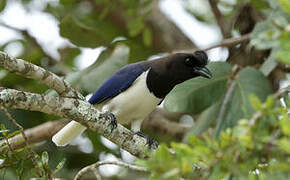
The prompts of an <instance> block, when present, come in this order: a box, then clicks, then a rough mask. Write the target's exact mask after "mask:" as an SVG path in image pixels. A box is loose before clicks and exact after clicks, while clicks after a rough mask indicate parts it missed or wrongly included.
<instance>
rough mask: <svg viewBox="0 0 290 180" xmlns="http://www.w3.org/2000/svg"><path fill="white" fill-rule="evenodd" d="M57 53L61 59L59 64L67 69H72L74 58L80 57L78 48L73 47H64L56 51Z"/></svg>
mask: <svg viewBox="0 0 290 180" xmlns="http://www.w3.org/2000/svg"><path fill="white" fill-rule="evenodd" d="M58 52H59V54H60V57H61V59H60V60H61V62H63V63H64V64H66V65H68V66H69V67H73V65H74V60H75V58H76V57H77V56H78V55H80V53H81V50H80V49H79V48H74V47H64V48H60V49H58Z"/></svg>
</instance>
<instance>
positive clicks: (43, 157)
mask: <svg viewBox="0 0 290 180" xmlns="http://www.w3.org/2000/svg"><path fill="white" fill-rule="evenodd" d="M48 159H49V157H48V153H47V152H46V151H43V152H42V155H41V161H42V164H43V165H45V166H47V165H48Z"/></svg>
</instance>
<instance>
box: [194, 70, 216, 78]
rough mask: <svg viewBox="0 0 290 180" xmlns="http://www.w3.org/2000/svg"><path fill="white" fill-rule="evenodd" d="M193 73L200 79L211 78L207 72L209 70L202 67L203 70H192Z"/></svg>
mask: <svg viewBox="0 0 290 180" xmlns="http://www.w3.org/2000/svg"><path fill="white" fill-rule="evenodd" d="M194 72H195V73H197V74H199V75H200V76H202V77H205V78H207V79H210V78H212V74H211V72H210V71H209V69H208V68H207V67H203V68H199V67H198V68H195V69H194Z"/></svg>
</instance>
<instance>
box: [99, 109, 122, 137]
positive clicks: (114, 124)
mask: <svg viewBox="0 0 290 180" xmlns="http://www.w3.org/2000/svg"><path fill="white" fill-rule="evenodd" d="M101 117H104V118H106V119H107V120H109V121H110V124H109V126H110V127H111V133H112V132H113V130H114V129H116V128H117V126H118V122H117V119H116V117H115V115H114V114H113V113H111V112H105V113H103V114H102V115H101Z"/></svg>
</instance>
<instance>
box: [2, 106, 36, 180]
mask: <svg viewBox="0 0 290 180" xmlns="http://www.w3.org/2000/svg"><path fill="white" fill-rule="evenodd" d="M0 108H1V110H2V111H3V112H4V114H5V115H6V116H7V118H8V119H9V120H10V121H11V122H12V124H14V125H15V126H16V127H17V128H18V129H19V131H20V132H21V134H22V136H23V139H24V141H25V144H26V148H27V151H28V152H29V155H30V158H31V161H32V163H33V165H34V168H35V171H36V173H37V174H38V175H39V177H41V171H40V169H39V167H38V165H37V162H36V160H35V157H34V152H33V151H32V149H31V147H30V145H29V143H28V139H27V137H26V135H25V133H24V129H23V127H22V126H21V125H20V124H18V123H17V121H16V120H15V119H14V118H13V117H12V116H11V115H10V113H9V112H8V111H7V109H6V108H4V107H3V106H0Z"/></svg>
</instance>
